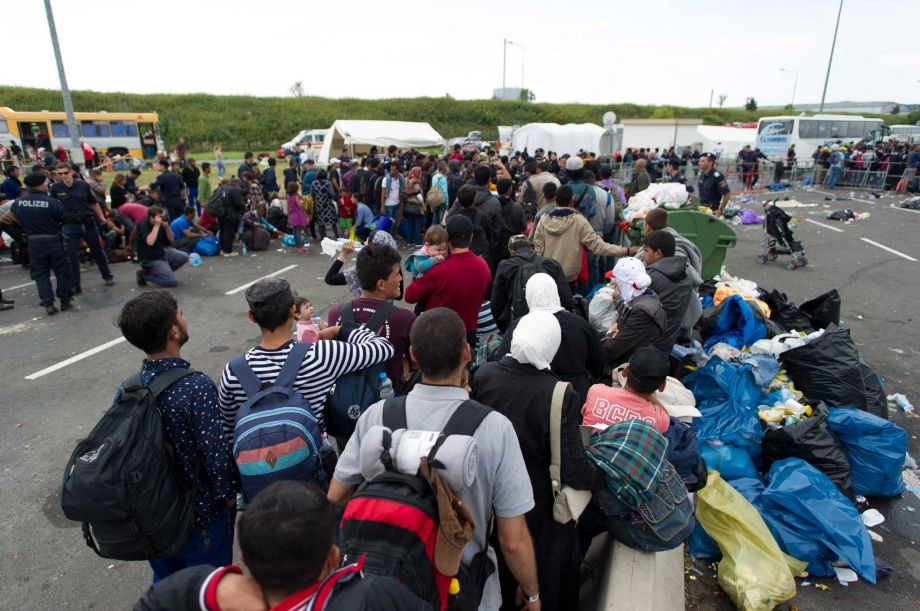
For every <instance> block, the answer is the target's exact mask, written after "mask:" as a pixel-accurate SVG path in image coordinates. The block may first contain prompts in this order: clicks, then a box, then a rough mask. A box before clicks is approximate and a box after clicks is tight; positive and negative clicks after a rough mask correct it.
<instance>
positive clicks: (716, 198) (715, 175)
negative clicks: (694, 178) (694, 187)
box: [698, 153, 731, 215]
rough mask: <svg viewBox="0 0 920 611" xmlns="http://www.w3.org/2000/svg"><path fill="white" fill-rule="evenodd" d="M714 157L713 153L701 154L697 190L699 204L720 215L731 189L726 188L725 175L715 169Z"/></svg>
mask: <svg viewBox="0 0 920 611" xmlns="http://www.w3.org/2000/svg"><path fill="white" fill-rule="evenodd" d="M715 163H716V156H715V154H714V153H703V154H702V155H700V176H699V185H698V186H699V190H700V203H701V204H703V205H704V206H709V207H710V208H712V209H713V211H714V212H715V213H716V214H718V215H721V214H722V209H723V208H725V205H726V204H727V203H728V194H729V193H730V192H731V189H729V188H728V182H727V181H726V180H725V175H724V174H722V172H720V171H718V170H717V169H715Z"/></svg>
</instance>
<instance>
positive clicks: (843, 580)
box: [834, 566, 859, 586]
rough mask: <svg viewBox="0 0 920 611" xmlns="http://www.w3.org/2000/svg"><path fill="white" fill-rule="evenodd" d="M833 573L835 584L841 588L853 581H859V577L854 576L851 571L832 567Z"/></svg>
mask: <svg viewBox="0 0 920 611" xmlns="http://www.w3.org/2000/svg"><path fill="white" fill-rule="evenodd" d="M834 571H835V572H836V573H837V582H838V583H839V584H840V585H842V586H846V585H847V584H849V583H853V582H854V581H859V577H857V576H856V573H855V572H854V571H853V569H848V568H846V567H839V566H836V567H834Z"/></svg>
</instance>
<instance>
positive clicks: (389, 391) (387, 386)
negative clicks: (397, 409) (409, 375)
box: [380, 371, 396, 399]
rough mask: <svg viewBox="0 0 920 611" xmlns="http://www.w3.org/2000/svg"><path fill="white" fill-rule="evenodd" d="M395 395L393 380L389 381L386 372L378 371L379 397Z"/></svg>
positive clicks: (388, 397) (385, 397)
mask: <svg viewBox="0 0 920 611" xmlns="http://www.w3.org/2000/svg"><path fill="white" fill-rule="evenodd" d="M395 396H396V393H395V392H394V391H393V382H391V381H390V378H388V377H387V374H385V373H384V372H382V371H381V372H380V398H381V399H392V398H393V397H395Z"/></svg>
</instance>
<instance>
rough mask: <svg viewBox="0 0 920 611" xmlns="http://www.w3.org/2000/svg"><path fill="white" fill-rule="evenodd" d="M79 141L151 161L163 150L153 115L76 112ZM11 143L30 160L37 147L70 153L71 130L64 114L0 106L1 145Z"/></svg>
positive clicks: (107, 151) (99, 149)
mask: <svg viewBox="0 0 920 611" xmlns="http://www.w3.org/2000/svg"><path fill="white" fill-rule="evenodd" d="M74 118H75V119H76V121H77V126H78V128H79V129H80V134H79V136H78V140H79V141H80V142H86V143H87V144H89V145H90V146H92V147H93V148H94V149H96V150H97V151H99V152H100V153H107V154H108V155H126V154H130V155H131V156H132V157H134V158H135V159H154V158H156V154H157V151H161V150H164V146H163V140H162V138H161V137H160V132H159V127H158V123H157V121H158V119H157V113H155V112H106V111H104V110H103V111H100V112H75V113H74ZM11 140H13V141H15V142H16V143H17V144H19V145H20V146H21V147H22V149H23V151H25V152H26V153H27V154H28V155H29V156H30V157H34V156H35V152H36V151H37V150H38V149H39V148H45V149H48V150H49V151H50V152H53V151H55V150H57V148H58V146H63V147H64V148H65V149H67V150H70V129H69V128H68V126H67V118H66V116H65V114H64V113H63V112H48V111H47V110H42V111H39V112H19V111H15V110H13V109H11V108H7V107H5V106H0V143H2V144H3V145H4V146H9V143H10V141H11Z"/></svg>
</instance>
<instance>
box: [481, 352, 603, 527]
mask: <svg viewBox="0 0 920 611" xmlns="http://www.w3.org/2000/svg"><path fill="white" fill-rule="evenodd" d="M559 381H560V379H559V377H557V376H556V375H555V374H553V373H551V372H549V371H540V370H538V369H537V368H536V367H534V366H533V365H529V364H522V363H518V362H517V361H516V360H514V359H513V358H511V357H510V356H505V357H503V358H502V359H501V360H500V361H498V362H492V363H486V364H485V365H483V366H482V367H480V368H479V369H478V370H477V371H476V375H475V376H474V377H473V392H472V393H471V395H470V396H471V397H472V398H473V399H475V400H477V401H479V402H480V403H484V404H485V405H488V406H489V407H491V408H492V409H494V410H495V411H497V412H499V413H501V414H502V415H504V416H505V417H507V418H508V420H510V421H511V424H512V426H514V431H515V433H517V437H518V442H519V443H520V445H521V454H523V456H524V464H525V465H526V466H527V473H528V474H529V475H530V482H531V485H532V486H533V500H534V509H532V510H531V512H530V514H540V515H542V516H543V519H548V520H549V521H552V519H553V490H552V485H551V483H550V478H549V465H550V445H549V414H550V407H551V401H552V396H553V389H554V388H555V386H556V382H559ZM581 406H582V400H581V398H580V397H579V396H578V395H577V394H576V393H575V392H574V391H572V390H569V391H567V392H566V394H565V400H564V401H563V404H562V428H561V431H560V456H561V461H560V462H561V465H560V467H561V471H562V481H563V483H565V484H566V485H568V486H572V487H573V488H578V489H580V490H597V489H600V488H603V487H604V485H605V484H606V477H605V475H604V472H603V471H601V470H600V468H598V467H597V465H595V464H594V462H593V461H592V460H591V459H589V458H588V455H587V454H586V453H585V451H584V447H583V445H582V443H581V434H580V432H579V429H578V427H579V425H580V424H581ZM530 514H528V516H530ZM528 522H530V520H529V519H528Z"/></svg>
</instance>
